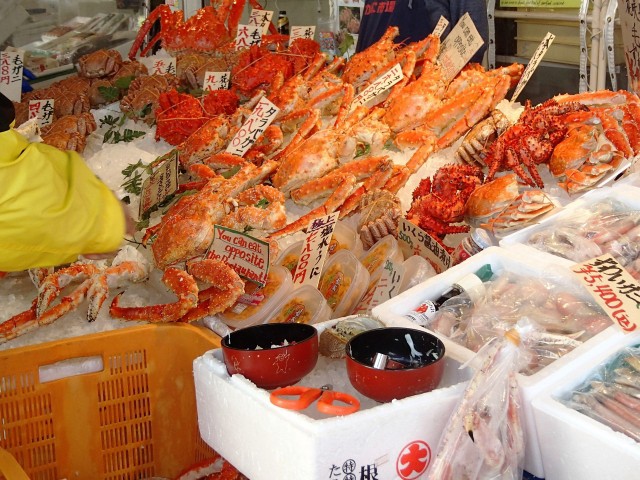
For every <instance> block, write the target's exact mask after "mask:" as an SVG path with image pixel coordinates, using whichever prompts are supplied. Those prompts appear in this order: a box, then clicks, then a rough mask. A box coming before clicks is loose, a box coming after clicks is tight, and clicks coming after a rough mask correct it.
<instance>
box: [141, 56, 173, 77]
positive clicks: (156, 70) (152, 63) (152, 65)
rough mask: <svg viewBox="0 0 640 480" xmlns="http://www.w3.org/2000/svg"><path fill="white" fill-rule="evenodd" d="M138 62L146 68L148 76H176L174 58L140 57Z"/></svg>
mask: <svg viewBox="0 0 640 480" xmlns="http://www.w3.org/2000/svg"><path fill="white" fill-rule="evenodd" d="M138 60H139V61H140V63H142V64H143V65H144V66H145V67H147V70H148V71H149V75H154V74H156V75H166V74H168V73H170V74H172V75H175V74H176V57H170V56H167V55H151V56H150V57H140V58H139V59H138Z"/></svg>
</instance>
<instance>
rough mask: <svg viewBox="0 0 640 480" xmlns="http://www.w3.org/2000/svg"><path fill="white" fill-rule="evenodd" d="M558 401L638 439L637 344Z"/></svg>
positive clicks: (639, 372)
mask: <svg viewBox="0 0 640 480" xmlns="http://www.w3.org/2000/svg"><path fill="white" fill-rule="evenodd" d="M559 400H560V401H561V402H563V403H564V404H565V405H567V406H568V407H570V408H573V409H574V410H577V411H579V412H581V413H583V414H585V415H587V416H589V417H591V418H593V419H594V420H597V421H599V422H601V423H604V424H605V425H607V426H609V427H611V428H612V429H613V430H616V431H618V432H620V433H624V434H625V435H627V436H629V437H631V438H633V439H634V440H635V441H636V442H640V345H636V346H635V347H627V348H624V349H623V350H622V351H621V352H620V353H619V354H618V355H616V356H615V357H614V358H613V359H610V361H608V362H607V363H606V364H604V365H601V366H600V367H599V368H598V369H597V370H595V371H594V372H593V374H592V375H590V376H589V378H587V380H586V381H585V382H583V383H582V384H581V385H579V386H578V387H577V388H576V389H575V390H574V391H573V392H571V393H570V395H569V396H568V397H566V398H560V399H559Z"/></svg>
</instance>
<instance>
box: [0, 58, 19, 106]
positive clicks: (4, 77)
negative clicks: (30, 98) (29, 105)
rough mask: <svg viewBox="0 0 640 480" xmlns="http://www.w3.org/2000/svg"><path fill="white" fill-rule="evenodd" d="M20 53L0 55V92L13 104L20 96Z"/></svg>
mask: <svg viewBox="0 0 640 480" xmlns="http://www.w3.org/2000/svg"><path fill="white" fill-rule="evenodd" d="M23 58H24V56H23V54H22V52H2V54H1V55H0V92H2V93H3V95H4V96H5V97H7V98H8V99H9V100H13V101H14V102H19V101H20V98H21V96H22V68H23V63H22V59H23Z"/></svg>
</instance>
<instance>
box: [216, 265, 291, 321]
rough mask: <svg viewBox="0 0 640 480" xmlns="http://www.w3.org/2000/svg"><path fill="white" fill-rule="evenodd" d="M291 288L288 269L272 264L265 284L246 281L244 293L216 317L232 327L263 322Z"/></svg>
mask: <svg viewBox="0 0 640 480" xmlns="http://www.w3.org/2000/svg"><path fill="white" fill-rule="evenodd" d="M292 289H293V280H292V279H291V275H290V274H289V271H288V270H287V269H286V268H284V267H280V266H277V265H274V266H272V267H271V268H270V269H269V274H268V276H267V284H266V285H265V286H264V287H263V288H260V287H259V286H258V285H257V284H255V283H251V282H247V283H246V286H245V293H244V295H242V296H241V297H240V299H239V300H238V301H237V302H236V303H235V304H234V305H233V306H232V307H231V308H229V309H227V310H225V311H224V312H223V313H221V314H219V315H218V317H219V318H220V319H221V320H222V321H223V322H224V323H226V324H227V325H228V326H230V327H232V328H243V327H249V326H251V325H257V324H258V323H264V322H265V321H266V320H267V318H269V315H270V314H271V312H273V310H274V309H275V308H277V306H278V305H280V303H281V302H282V300H283V299H284V297H285V295H286V294H287V293H288V292H291V290H292Z"/></svg>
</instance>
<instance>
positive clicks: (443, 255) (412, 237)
mask: <svg viewBox="0 0 640 480" xmlns="http://www.w3.org/2000/svg"><path fill="white" fill-rule="evenodd" d="M398 230H399V231H398V243H399V244H400V248H401V249H402V253H403V254H404V257H405V258H409V257H410V256H411V255H420V256H421V257H424V258H425V259H427V260H428V261H429V263H431V265H433V268H434V269H435V270H436V272H437V273H441V272H443V271H445V270H447V269H448V268H449V267H450V266H451V255H450V254H449V252H447V251H446V250H445V249H444V248H443V247H442V245H440V243H439V242H438V241H437V240H436V239H435V238H433V237H432V236H431V235H429V234H428V233H427V232H425V231H424V230H422V229H421V228H420V227H418V226H417V225H414V224H413V223H411V222H410V221H408V220H407V219H406V218H401V219H400V223H399V226H398Z"/></svg>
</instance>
